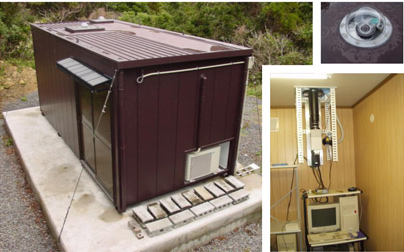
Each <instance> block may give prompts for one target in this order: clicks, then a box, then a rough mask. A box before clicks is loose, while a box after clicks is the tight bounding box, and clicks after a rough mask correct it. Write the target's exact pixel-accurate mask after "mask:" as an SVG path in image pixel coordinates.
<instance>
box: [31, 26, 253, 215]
mask: <svg viewBox="0 0 404 252" xmlns="http://www.w3.org/2000/svg"><path fill="white" fill-rule="evenodd" d="M84 23H85V24H83V21H81V22H66V23H49V24H31V29H32V35H33V43H34V52H35V64H36V69H37V80H38V91H39V99H40V108H41V111H42V113H43V114H44V116H45V117H46V118H47V120H48V121H49V122H50V123H51V125H52V126H53V127H54V128H55V129H56V131H57V132H58V133H59V135H60V136H61V137H62V138H63V139H64V141H65V142H66V144H67V145H68V146H69V147H70V148H71V150H72V151H73V152H74V153H75V155H76V156H77V157H78V158H79V159H80V160H81V161H82V163H83V165H84V166H85V167H86V169H87V171H89V173H90V174H91V175H92V176H93V177H94V178H95V180H96V181H97V182H98V183H99V184H100V186H101V187H102V188H103V189H104V191H105V192H106V193H107V195H109V197H110V198H111V200H113V202H114V204H115V206H116V208H117V210H118V211H119V212H122V211H125V209H126V207H127V206H128V205H131V204H135V203H138V202H141V201H144V200H147V199H150V198H153V197H156V196H158V195H162V194H165V193H168V192H171V191H174V190H177V189H180V188H182V187H184V186H186V185H190V184H192V183H195V182H198V181H202V180H205V179H208V178H211V177H213V176H218V175H225V174H233V173H234V169H235V165H236V159H237V148H238V139H239V134H240V124H241V118H242V109H243V102H244V93H245V89H246V79H247V72H248V61H249V57H250V56H251V53H252V50H251V49H249V48H245V47H241V46H236V45H232V44H227V43H223V42H218V41H213V40H208V39H204V38H199V37H194V36H190V35H185V34H180V33H176V32H170V31H166V30H162V29H156V28H151V27H147V26H142V25H137V24H132V23H127V22H123V21H118V20H101V19H100V20H90V21H85V22H84ZM71 60H73V61H74V62H78V63H74V62H73V61H71ZM71 62H73V63H71ZM72 64H77V65H76V66H77V68H76V67H73V68H74V69H76V70H77V69H79V70H80V71H81V73H83V72H85V71H88V72H89V73H90V74H91V75H92V76H97V77H96V78H97V79H96V80H103V78H106V79H107V81H104V82H103V83H96V84H94V83H95V82H96V81H93V80H83V79H82V78H84V79H86V78H85V76H84V77H83V76H80V73H78V72H77V71H76V72H75V71H74V69H73V68H71V69H69V66H71V65H72ZM58 68H59V69H58ZM84 69H86V70H84ZM61 70H62V71H61ZM168 71H170V72H168ZM171 71H173V72H171ZM115 72H116V73H117V74H116V77H115V80H114V82H113V88H112V92H111V95H110V98H109V100H108V104H107V108H106V113H105V114H104V115H103V117H102V120H100V122H99V123H98V121H99V118H100V114H101V110H102V108H103V104H104V101H105V100H106V96H107V93H108V88H109V87H110V84H111V82H112V81H111V80H112V79H113V76H114V74H115ZM148 74H151V75H148ZM100 76H102V77H100ZM100 82H102V81H100ZM98 124H99V125H98ZM97 125H98V127H97ZM218 145H220V146H221V148H222V153H224V152H225V153H226V155H227V156H226V157H224V159H223V160H224V161H223V160H222V158H223V157H222V156H221V157H220V158H221V159H220V162H221V164H222V163H223V162H224V163H225V164H224V165H223V167H221V169H220V170H219V171H218V172H215V173H212V174H208V175H206V176H201V177H198V178H197V179H195V180H192V181H186V179H185V170H186V169H185V166H186V161H187V160H186V158H187V154H189V153H195V152H197V150H207V149H209V148H213V147H216V146H218ZM223 150H224V151H223Z"/></svg>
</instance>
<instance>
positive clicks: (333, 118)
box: [295, 86, 338, 166]
mask: <svg viewBox="0 0 404 252" xmlns="http://www.w3.org/2000/svg"><path fill="white" fill-rule="evenodd" d="M308 88H311V87H305V86H298V87H295V90H296V121H297V148H298V162H299V163H300V164H301V163H304V156H303V148H304V147H303V135H304V134H306V145H307V146H306V147H307V164H308V165H309V166H310V165H311V153H310V152H311V148H310V145H311V143H310V121H309V104H308V98H304V97H303V96H302V92H303V91H304V90H307V89H308ZM312 88H319V89H322V90H328V91H329V93H328V94H325V95H324V97H323V98H321V99H319V108H320V111H319V116H320V122H321V104H322V103H324V107H325V118H326V122H325V127H326V128H325V129H322V130H321V132H322V133H323V134H326V135H328V136H329V137H330V138H331V140H332V147H331V148H332V157H331V156H330V151H328V150H327V160H331V159H332V161H338V138H337V110H336V103H335V87H312ZM302 104H304V107H305V117H306V128H305V129H303V105H302ZM321 125H322V123H320V128H321ZM320 160H321V164H323V153H322V152H321V154H320Z"/></svg>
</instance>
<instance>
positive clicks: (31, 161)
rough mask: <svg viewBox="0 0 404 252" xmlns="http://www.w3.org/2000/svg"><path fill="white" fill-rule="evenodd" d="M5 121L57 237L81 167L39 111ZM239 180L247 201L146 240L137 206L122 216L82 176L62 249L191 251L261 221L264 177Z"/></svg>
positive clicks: (21, 112) (25, 111)
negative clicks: (139, 231)
mask: <svg viewBox="0 0 404 252" xmlns="http://www.w3.org/2000/svg"><path fill="white" fill-rule="evenodd" d="M4 118H5V120H6V123H7V126H8V128H9V131H10V134H11V136H12V137H13V140H14V144H15V146H16V149H17V151H18V152H19V155H20V158H21V161H22V163H23V165H24V168H25V170H26V173H27V176H28V178H29V180H30V182H31V185H32V188H33V190H34V192H35V194H36V196H37V198H38V199H39V202H40V203H41V205H42V208H43V210H44V213H45V215H46V217H47V219H48V224H49V226H50V229H51V231H52V232H53V234H54V236H55V237H57V235H58V234H59V232H60V229H61V227H62V224H63V219H64V217H65V214H66V210H67V207H68V205H69V203H70V200H71V197H72V194H73V191H74V188H75V185H76V182H77V179H78V177H79V174H80V171H81V170H82V167H81V164H80V162H79V160H78V159H77V158H76V156H75V155H74V154H73V153H72V152H71V151H70V149H69V148H68V146H67V145H66V144H65V143H64V141H63V139H62V138H60V137H58V135H57V132H56V131H55V130H54V129H53V128H52V126H51V125H50V124H49V123H48V121H47V120H46V119H45V117H43V116H42V115H41V112H40V110H39V108H38V107H35V108H29V109H23V110H17V111H11V112H8V113H7V114H5V113H4ZM240 181H241V182H242V183H244V184H245V190H247V191H248V192H249V193H250V198H249V199H248V200H246V201H243V202H241V203H240V204H237V205H234V206H232V207H230V208H227V209H225V210H222V211H220V212H217V213H213V214H211V215H209V216H206V217H203V218H201V219H198V220H195V221H193V222H191V223H189V224H187V225H184V226H182V227H179V228H176V229H174V230H172V231H170V232H167V233H165V234H162V235H159V236H156V237H149V236H147V235H145V237H144V238H143V239H137V238H136V237H135V234H134V233H133V231H132V230H131V229H130V228H129V227H128V221H130V220H131V219H132V216H131V215H132V209H133V208H135V207H137V206H132V207H130V208H128V209H127V211H126V212H125V213H122V214H119V213H118V212H117V211H116V210H115V208H114V206H113V204H112V203H111V202H110V200H109V199H108V198H107V196H106V195H105V193H104V192H103V191H102V189H100V188H99V187H98V185H97V184H96V182H94V180H93V179H92V178H91V177H90V175H89V174H87V172H83V174H82V177H81V180H80V183H79V186H78V189H77V192H76V196H75V199H74V201H73V204H72V207H71V209H70V214H69V217H68V219H67V222H66V225H65V227H64V231H63V235H62V237H61V242H60V244H59V246H60V249H61V250H64V251H122V252H126V251H127V252H133V251H163V250H164V251H169V250H171V251H184V250H187V249H190V248H193V247H195V246H198V245H200V244H203V243H206V242H208V241H210V240H211V239H213V238H215V237H217V236H220V235H223V234H225V233H228V232H230V231H231V230H233V229H234V228H236V227H239V226H241V225H243V224H245V223H247V222H249V221H252V220H256V219H258V218H260V216H261V208H262V194H261V176H259V175H256V174H252V175H249V176H246V177H243V178H240ZM194 186H195V185H194ZM187 189H188V190H191V189H192V188H187ZM184 190H186V189H183V190H181V191H177V192H173V193H172V194H169V195H164V196H162V197H158V198H155V199H153V200H150V201H148V202H143V203H142V205H145V204H149V203H152V202H156V201H157V202H158V201H159V200H160V199H163V198H165V197H170V196H172V195H174V194H177V193H181V192H182V191H184ZM144 232H145V231H143V234H145V233H144Z"/></svg>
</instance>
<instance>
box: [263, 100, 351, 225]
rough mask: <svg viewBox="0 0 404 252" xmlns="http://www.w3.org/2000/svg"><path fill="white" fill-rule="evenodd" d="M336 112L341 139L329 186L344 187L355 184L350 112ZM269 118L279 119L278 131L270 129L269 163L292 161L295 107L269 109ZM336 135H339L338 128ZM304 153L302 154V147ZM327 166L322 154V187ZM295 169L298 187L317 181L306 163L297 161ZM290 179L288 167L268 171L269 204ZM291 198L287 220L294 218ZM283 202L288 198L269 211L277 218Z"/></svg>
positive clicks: (282, 216)
mask: <svg viewBox="0 0 404 252" xmlns="http://www.w3.org/2000/svg"><path fill="white" fill-rule="evenodd" d="M337 114H338V116H339V118H340V120H341V123H342V125H343V128H344V131H345V138H344V141H343V142H342V143H341V144H340V145H339V148H338V151H339V155H338V156H339V161H338V162H337V163H336V162H334V163H333V165H332V170H331V187H330V188H331V189H337V188H348V187H350V186H354V185H355V154H354V153H355V150H354V147H353V146H354V137H353V128H354V127H353V111H352V109H349V108H348V109H346V108H344V109H337ZM322 115H324V110H323V111H322ZM272 117H278V118H279V132H271V164H272V163H285V162H286V163H293V161H294V160H295V158H296V154H297V136H296V110H295V109H294V108H293V109H292V108H290V109H287V108H285V109H283V108H282V109H271V118H272ZM338 136H339V137H340V136H341V132H340V131H339V130H338ZM324 151H325V150H324ZM304 153H306V150H305V152H304ZM324 153H325V152H324ZM329 168H330V163H329V161H327V160H326V156H324V165H323V166H322V168H321V171H322V174H323V180H324V184H325V186H328V184H329V179H328V178H329ZM298 172H299V182H300V188H303V189H306V190H307V189H315V188H316V186H317V183H316V181H315V178H314V176H313V173H312V171H311V168H310V167H308V166H307V165H306V164H300V165H299V167H298ZM291 179H292V170H291V169H279V170H275V169H273V170H271V205H272V204H273V203H275V202H276V201H277V200H278V199H279V198H280V197H281V196H282V195H284V194H285V193H287V192H288V191H289V188H290V184H291ZM295 197H296V195H293V197H292V203H291V207H290V217H291V218H290V219H295V218H296V216H297V214H296V198H295ZM299 197H300V195H299ZM287 203H288V200H285V201H284V202H282V203H281V204H280V205H278V206H277V207H275V208H274V209H273V211H272V215H273V216H275V217H276V218H278V219H280V220H285V218H286V210H287V205H288V204H287ZM302 216H303V214H302Z"/></svg>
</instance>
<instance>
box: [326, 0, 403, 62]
mask: <svg viewBox="0 0 404 252" xmlns="http://www.w3.org/2000/svg"><path fill="white" fill-rule="evenodd" d="M365 6H368V7H372V8H375V9H377V10H378V11H381V12H382V14H383V15H385V16H386V17H387V18H388V19H389V20H390V22H391V23H392V25H393V34H392V35H391V37H390V39H389V40H388V41H387V42H386V43H385V44H383V45H381V46H379V47H375V48H360V47H355V46H352V45H350V44H348V43H347V42H346V41H345V40H344V39H343V38H342V36H341V34H340V32H339V25H340V23H341V20H342V19H343V18H344V17H345V16H346V15H347V14H348V13H350V12H352V11H354V10H356V9H358V8H360V7H365ZM321 62H322V63H403V3H398V2H397V3H396V2H395V3H388V2H355V3H347V2H338V3H332V2H322V3H321Z"/></svg>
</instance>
